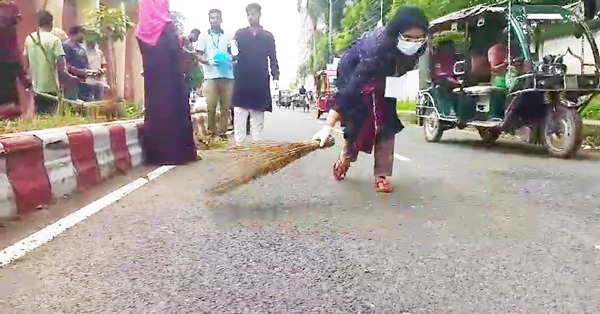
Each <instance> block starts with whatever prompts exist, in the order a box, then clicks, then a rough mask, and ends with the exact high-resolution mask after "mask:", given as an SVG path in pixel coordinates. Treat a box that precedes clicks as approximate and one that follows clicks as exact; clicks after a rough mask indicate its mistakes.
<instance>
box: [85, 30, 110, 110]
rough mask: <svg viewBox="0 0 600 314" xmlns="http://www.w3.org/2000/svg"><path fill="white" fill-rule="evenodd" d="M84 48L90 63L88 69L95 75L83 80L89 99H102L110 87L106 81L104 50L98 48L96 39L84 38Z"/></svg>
mask: <svg viewBox="0 0 600 314" xmlns="http://www.w3.org/2000/svg"><path fill="white" fill-rule="evenodd" d="M85 50H86V53H87V58H88V62H89V64H90V70H92V71H94V72H95V73H96V74H97V75H95V76H90V77H88V78H87V79H86V80H85V82H86V84H87V86H88V90H89V92H90V95H89V96H90V99H91V100H103V99H104V95H105V92H106V91H108V90H109V89H110V88H109V86H108V82H107V81H106V66H107V62H106V58H104V52H102V50H100V48H98V43H97V42H96V40H91V39H90V40H86V42H85Z"/></svg>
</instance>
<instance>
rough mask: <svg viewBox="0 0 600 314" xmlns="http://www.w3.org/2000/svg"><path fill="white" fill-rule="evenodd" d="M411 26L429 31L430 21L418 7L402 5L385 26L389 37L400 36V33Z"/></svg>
mask: <svg viewBox="0 0 600 314" xmlns="http://www.w3.org/2000/svg"><path fill="white" fill-rule="evenodd" d="M411 28H418V29H421V30H422V31H423V32H425V33H427V32H428V31H429V21H428V20H427V17H426V16H425V14H423V11H421V9H419V8H418V7H411V6H402V7H399V8H398V10H396V14H394V17H392V19H391V20H390V21H389V23H388V24H387V25H386V26H385V33H386V35H387V36H388V37H395V38H398V35H400V33H402V32H404V31H407V30H408V29H411Z"/></svg>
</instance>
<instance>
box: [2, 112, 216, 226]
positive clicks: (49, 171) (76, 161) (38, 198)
mask: <svg viewBox="0 0 600 314" xmlns="http://www.w3.org/2000/svg"><path fill="white" fill-rule="evenodd" d="M192 121H193V122H194V127H195V128H198V127H200V126H199V125H198V124H199V123H200V122H203V121H204V118H203V117H202V115H194V117H192ZM143 126H144V125H143V120H141V119H140V120H128V121H117V122H111V123H101V124H90V125H79V126H73V127H65V128H57V129H47V130H39V131H31V132H23V133H14V134H6V135H2V136H0V219H7V218H13V217H16V216H19V215H23V214H27V213H28V212H31V211H33V210H35V209H37V208H40V207H41V206H44V205H48V204H51V203H52V202H53V201H54V200H56V199H59V198H62V197H64V196H67V195H70V194H73V193H74V192H78V191H84V190H87V189H89V188H91V187H92V186H94V185H96V184H98V183H99V182H101V181H103V180H105V179H107V178H109V177H110V176H112V175H115V174H118V173H124V172H126V171H128V170H129V169H131V168H133V167H137V166H140V165H141V164H142V147H141V145H140V142H141V139H142V137H143V133H144V132H143V130H144V128H143Z"/></svg>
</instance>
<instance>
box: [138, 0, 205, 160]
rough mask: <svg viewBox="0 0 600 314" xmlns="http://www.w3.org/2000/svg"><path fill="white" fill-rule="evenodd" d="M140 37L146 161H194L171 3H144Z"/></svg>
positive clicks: (156, 0)
mask: <svg viewBox="0 0 600 314" xmlns="http://www.w3.org/2000/svg"><path fill="white" fill-rule="evenodd" d="M136 36H137V38H138V42H139V45H140V50H141V52H142V59H143V66H144V70H143V71H144V93H145V94H144V106H145V116H144V139H143V142H142V146H143V147H144V152H145V153H144V158H145V159H146V162H148V163H150V164H156V165H180V164H185V163H188V162H191V161H194V160H196V159H197V158H198V156H197V155H196V145H195V142H194V131H193V128H192V122H191V119H190V105H189V97H188V96H189V94H188V89H187V87H186V82H185V78H184V74H183V66H182V64H180V63H181V62H182V59H181V55H182V51H181V48H180V46H179V42H178V36H177V30H176V28H175V25H174V24H173V21H172V20H171V13H170V12H169V1H168V0H144V1H141V2H140V14H139V23H138V25H137V29H136Z"/></svg>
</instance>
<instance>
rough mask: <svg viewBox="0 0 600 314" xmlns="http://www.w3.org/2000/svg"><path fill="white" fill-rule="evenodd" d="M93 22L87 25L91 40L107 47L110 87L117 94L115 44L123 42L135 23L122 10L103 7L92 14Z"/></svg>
mask: <svg viewBox="0 0 600 314" xmlns="http://www.w3.org/2000/svg"><path fill="white" fill-rule="evenodd" d="M90 15H91V17H92V21H91V22H90V23H88V24H86V25H85V29H86V33H87V36H88V38H89V39H94V40H95V41H97V42H99V43H101V44H104V45H105V46H106V48H107V49H106V51H105V52H106V59H107V61H109V62H108V63H109V64H108V66H109V68H108V73H107V74H108V75H107V77H108V85H109V86H110V89H111V90H112V91H113V92H116V90H117V89H116V87H117V80H116V75H115V73H116V64H115V58H114V56H115V48H114V42H116V41H122V40H123V39H125V36H127V32H128V31H129V30H130V29H131V28H132V27H133V22H132V21H131V19H130V18H129V16H128V15H127V14H125V12H124V11H123V10H122V9H121V8H118V7H117V8H109V7H107V6H105V5H101V6H99V7H98V9H96V10H93V11H92V12H91V13H90Z"/></svg>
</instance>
